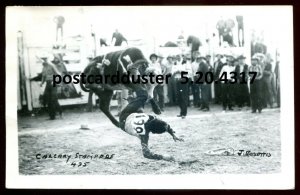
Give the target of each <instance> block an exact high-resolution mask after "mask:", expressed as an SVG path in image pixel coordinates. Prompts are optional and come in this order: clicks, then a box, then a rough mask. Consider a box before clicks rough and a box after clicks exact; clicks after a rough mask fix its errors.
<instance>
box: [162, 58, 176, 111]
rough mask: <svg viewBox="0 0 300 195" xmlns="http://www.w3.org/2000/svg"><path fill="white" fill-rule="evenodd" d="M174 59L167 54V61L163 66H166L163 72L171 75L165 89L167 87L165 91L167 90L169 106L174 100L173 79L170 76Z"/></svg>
mask: <svg viewBox="0 0 300 195" xmlns="http://www.w3.org/2000/svg"><path fill="white" fill-rule="evenodd" d="M174 60H175V57H174V56H171V55H169V56H168V57H167V63H166V64H165V66H166V72H165V74H166V75H171V77H170V79H169V80H168V83H167V89H168V90H167V91H168V99H169V102H168V105H170V106H173V105H174V104H175V102H176V94H175V91H176V90H175V80H174V78H173V77H172V68H173V65H174Z"/></svg>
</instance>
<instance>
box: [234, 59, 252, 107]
mask: <svg viewBox="0 0 300 195" xmlns="http://www.w3.org/2000/svg"><path fill="white" fill-rule="evenodd" d="M245 59H246V57H245V56H244V55H240V56H239V57H238V58H237V60H238V65H237V66H236V67H235V72H236V75H237V83H236V84H235V102H236V104H237V106H238V107H239V108H240V109H241V108H242V107H243V106H250V96H249V89H248V85H247V80H248V69H249V66H248V65H247V64H245ZM243 75H244V76H243Z"/></svg>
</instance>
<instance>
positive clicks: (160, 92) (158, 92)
mask: <svg viewBox="0 0 300 195" xmlns="http://www.w3.org/2000/svg"><path fill="white" fill-rule="evenodd" d="M149 58H150V61H151V62H150V64H149V68H153V69H155V70H156V72H157V73H158V74H160V75H161V74H163V73H162V71H163V70H162V66H161V64H160V63H159V62H158V56H157V55H156V54H154V53H153V54H151V55H150V57H149ZM153 96H154V99H155V100H156V101H157V102H158V105H159V107H160V109H161V111H164V107H165V96H164V86H163V85H162V84H159V85H157V86H156V87H155V88H154V91H153Z"/></svg>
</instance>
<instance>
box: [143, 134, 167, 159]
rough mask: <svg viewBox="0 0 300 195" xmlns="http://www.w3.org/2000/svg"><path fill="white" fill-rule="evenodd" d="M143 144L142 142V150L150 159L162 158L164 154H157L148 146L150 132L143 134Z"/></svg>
mask: <svg viewBox="0 0 300 195" xmlns="http://www.w3.org/2000/svg"><path fill="white" fill-rule="evenodd" d="M140 138H141V144H142V151H143V156H144V157H145V158H148V159H155V160H162V159H163V156H162V155H160V154H155V153H153V152H151V151H150V149H149V148H148V140H149V134H147V133H146V134H145V135H141V137H140Z"/></svg>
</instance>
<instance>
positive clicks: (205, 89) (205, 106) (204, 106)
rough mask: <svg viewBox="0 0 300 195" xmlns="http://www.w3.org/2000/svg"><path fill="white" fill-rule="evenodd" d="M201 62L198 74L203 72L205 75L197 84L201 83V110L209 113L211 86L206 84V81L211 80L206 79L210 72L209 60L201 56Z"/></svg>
mask: <svg viewBox="0 0 300 195" xmlns="http://www.w3.org/2000/svg"><path fill="white" fill-rule="evenodd" d="M199 59H200V62H199V68H198V72H201V74H203V76H202V78H200V79H198V78H197V82H200V84H199V85H200V93H201V98H200V102H201V106H200V110H202V111H209V93H210V92H211V91H210V89H209V88H210V87H211V85H210V84H208V83H206V80H210V79H205V77H206V74H207V73H208V72H209V66H208V64H207V59H206V57H205V56H199Z"/></svg>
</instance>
